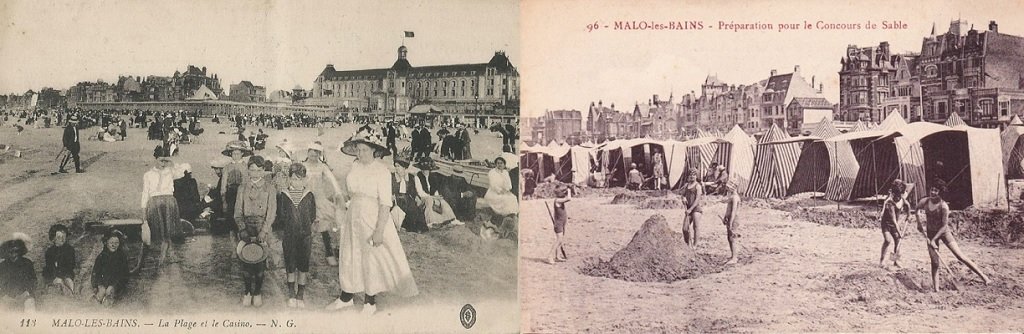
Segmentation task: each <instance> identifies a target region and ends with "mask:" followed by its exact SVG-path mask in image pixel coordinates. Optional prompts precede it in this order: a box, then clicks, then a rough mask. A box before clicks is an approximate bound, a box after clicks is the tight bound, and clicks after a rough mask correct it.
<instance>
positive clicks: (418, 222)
mask: <svg viewBox="0 0 1024 334" xmlns="http://www.w3.org/2000/svg"><path fill="white" fill-rule="evenodd" d="M395 204H398V207H399V208H401V209H402V211H404V212H405V219H404V220H403V221H402V228H405V230H406V231H409V232H426V231H427V217H426V216H425V215H424V212H423V209H422V208H420V207H419V206H418V205H416V200H415V198H414V197H412V196H410V195H409V194H403V195H395Z"/></svg>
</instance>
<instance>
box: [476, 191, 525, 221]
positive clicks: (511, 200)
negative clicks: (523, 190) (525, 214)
mask: <svg viewBox="0 0 1024 334" xmlns="http://www.w3.org/2000/svg"><path fill="white" fill-rule="evenodd" d="M484 201H486V202H487V205H488V206H490V207H491V210H494V213H497V214H499V215H502V216H505V215H510V214H513V213H517V212H519V201H518V199H516V195H513V194H512V193H504V194H498V193H497V192H494V191H491V190H488V191H487V194H486V195H484Z"/></svg>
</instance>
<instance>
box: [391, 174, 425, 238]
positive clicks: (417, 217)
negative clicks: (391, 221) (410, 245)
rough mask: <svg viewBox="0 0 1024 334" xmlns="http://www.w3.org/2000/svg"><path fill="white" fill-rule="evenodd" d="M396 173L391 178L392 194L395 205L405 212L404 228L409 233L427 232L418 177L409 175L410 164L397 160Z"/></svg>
mask: <svg viewBox="0 0 1024 334" xmlns="http://www.w3.org/2000/svg"><path fill="white" fill-rule="evenodd" d="M394 166H395V173H394V174H392V177H391V193H392V195H393V196H394V198H395V204H396V205H398V208H400V209H402V211H404V212H405V219H403V220H402V228H404V229H405V230H406V231H409V232H426V231H427V230H428V228H427V217H426V215H425V214H424V211H423V206H422V205H421V204H420V203H421V201H420V200H419V196H418V195H417V194H416V176H415V175H413V174H409V171H408V169H407V168H409V162H407V161H403V160H395V163H394Z"/></svg>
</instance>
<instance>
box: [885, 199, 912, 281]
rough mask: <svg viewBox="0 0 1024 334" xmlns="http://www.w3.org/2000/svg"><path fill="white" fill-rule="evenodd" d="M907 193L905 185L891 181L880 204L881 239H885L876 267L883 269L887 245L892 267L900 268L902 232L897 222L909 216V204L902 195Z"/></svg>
mask: <svg viewBox="0 0 1024 334" xmlns="http://www.w3.org/2000/svg"><path fill="white" fill-rule="evenodd" d="M906 191H907V185H906V184H904V183H903V181H901V180H896V181H893V183H892V187H891V188H890V189H889V197H888V198H886V199H885V202H883V203H882V214H881V215H879V216H880V217H881V225H882V237H884V238H885V240H884V241H882V257H881V259H879V260H878V265H879V266H881V267H885V254H886V252H887V251H888V250H889V244H890V243H891V244H892V245H893V246H892V252H893V254H892V265H894V266H896V267H897V268H899V267H900V239H902V238H903V230H902V229H900V228H899V225H900V224H899V222H900V221H901V220H902V221H904V222H905V221H906V219H907V217H909V216H910V203H907V200H906V199H905V198H903V193H905V192H906Z"/></svg>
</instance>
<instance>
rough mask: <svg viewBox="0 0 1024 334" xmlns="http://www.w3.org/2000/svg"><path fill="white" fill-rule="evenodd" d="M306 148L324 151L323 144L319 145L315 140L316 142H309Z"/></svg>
mask: <svg viewBox="0 0 1024 334" xmlns="http://www.w3.org/2000/svg"><path fill="white" fill-rule="evenodd" d="M306 149H307V150H314V151H320V153H323V152H324V146H323V145H320V143H318V142H316V143H309V146H307V147H306Z"/></svg>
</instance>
